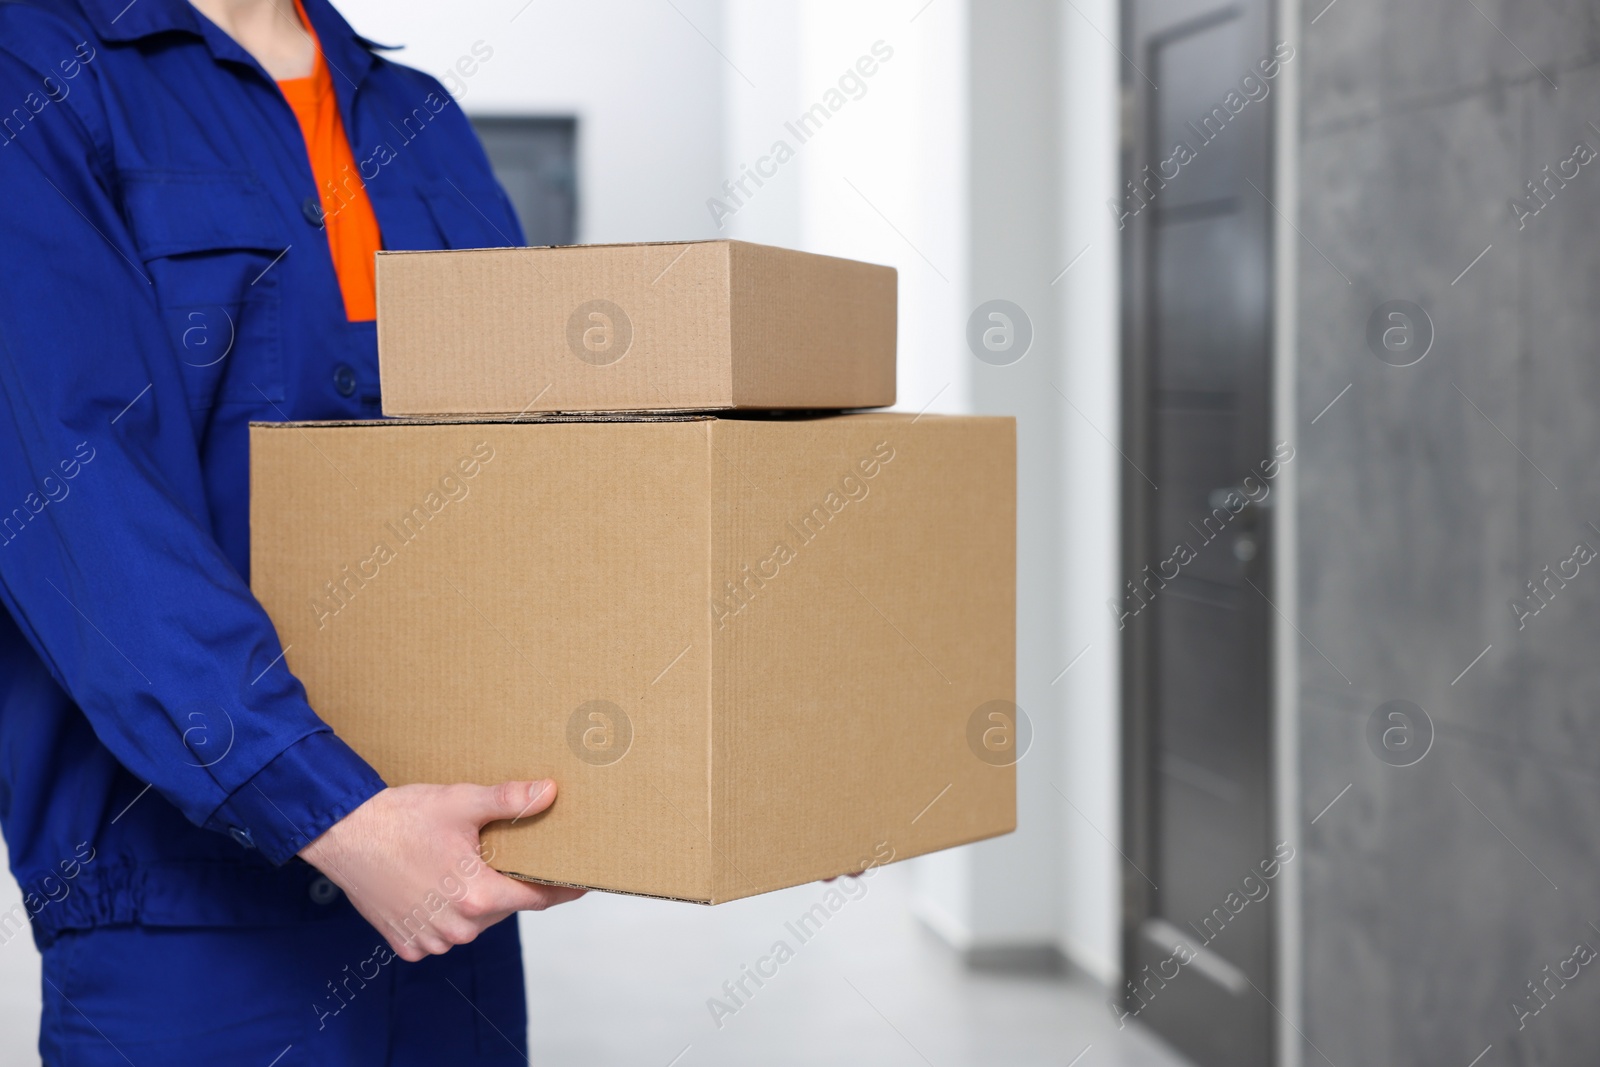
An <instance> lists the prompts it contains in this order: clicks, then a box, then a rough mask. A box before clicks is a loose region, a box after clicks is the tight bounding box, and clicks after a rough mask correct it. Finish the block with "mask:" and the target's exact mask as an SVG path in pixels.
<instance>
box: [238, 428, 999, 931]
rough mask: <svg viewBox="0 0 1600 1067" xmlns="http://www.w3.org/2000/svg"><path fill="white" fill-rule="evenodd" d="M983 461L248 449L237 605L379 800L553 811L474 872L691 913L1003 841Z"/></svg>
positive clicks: (899, 451) (971, 457) (592, 447)
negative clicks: (432, 791) (458, 797)
mask: <svg viewBox="0 0 1600 1067" xmlns="http://www.w3.org/2000/svg"><path fill="white" fill-rule="evenodd" d="M1015 450H1016V427H1015V423H1014V422H1013V420H1011V419H1003V418H962V417H938V416H923V417H920V418H918V417H913V416H910V415H900V414H888V413H883V414H878V413H871V414H859V415H844V416H833V417H820V418H791V419H784V420H770V419H764V420H745V419H723V418H705V417H678V418H670V417H658V418H655V419H651V420H646V421H637V420H634V421H627V422H620V421H601V420H596V419H592V418H591V419H587V420H576V419H547V420H538V421H521V422H499V423H496V422H484V421H477V422H465V423H463V422H426V421H424V422H403V423H395V422H364V423H299V424H294V423H280V424H266V423H258V424H255V425H253V426H252V427H251V478H252V496H251V536H252V549H253V557H254V558H253V562H252V565H251V566H252V572H253V585H254V589H255V591H256V594H257V596H259V598H260V599H261V602H262V603H263V604H264V605H266V608H267V610H268V611H269V612H270V613H271V615H272V618H273V620H274V622H275V623H276V624H277V628H278V632H279V634H280V635H281V637H282V640H283V642H284V645H285V648H286V651H287V662H288V665H289V667H290V668H291V669H292V670H293V671H294V672H295V674H296V675H297V676H298V677H299V678H300V679H301V680H302V681H303V682H304V683H305V686H306V689H307V691H308V693H309V695H310V698H311V702H312V705H313V706H314V707H315V708H316V709H317V711H318V712H319V713H320V714H321V715H322V716H323V718H324V719H326V720H327V721H328V722H329V723H330V724H331V725H332V726H333V728H334V729H335V730H336V731H337V732H338V733H339V734H340V736H342V737H344V738H345V739H346V740H347V741H349V743H350V744H351V745H352V746H353V747H354V748H355V749H356V750H357V751H358V752H360V753H361V754H362V755H363V756H365V757H366V758H367V759H368V760H370V761H371V762H372V763H373V765H374V766H375V767H376V768H377V769H378V770H379V772H380V773H382V774H383V775H384V777H385V779H386V780H387V781H388V782H389V783H390V784H391V785H398V784H403V783H408V782H446V783H448V782H458V781H471V782H478V783H482V784H492V783H496V782H500V781H506V780H513V779H534V778H539V777H542V776H546V775H548V776H551V777H553V778H555V779H556V780H557V782H558V783H559V784H560V789H561V793H560V797H559V799H558V800H557V801H556V803H555V805H554V806H553V807H552V808H551V809H550V810H549V811H547V812H545V813H544V814H542V815H540V816H537V817H535V818H530V819H526V820H523V821H521V822H519V823H517V824H515V825H511V824H505V823H499V824H495V825H494V826H492V827H491V828H490V829H488V830H487V831H486V841H487V843H488V845H489V846H490V847H491V848H492V849H493V850H494V853H493V856H492V858H491V861H490V862H491V864H492V865H493V866H494V867H496V868H497V869H499V870H503V871H506V872H507V873H511V874H515V875H518V876H521V877H524V878H528V879H531V880H537V881H548V882H555V883H565V884H571V885H579V886H586V887H593V888H598V889H606V890H614V891H619V892H628V893H639V894H646V895H650V896H659V897H671V898H676V899H681V900H690V901H699V902H703V903H717V902H720V901H726V900H732V899H734V898H737V897H743V896H749V895H752V894H755V893H762V892H766V891H768V890H773V889H779V888H782V887H785V886H790V885H797V884H800V883H804V882H809V881H812V880H814V879H818V878H825V877H829V876H832V875H837V874H841V873H845V872H848V871H852V870H859V869H861V868H862V867H863V866H873V865H876V864H878V863H882V862H884V861H886V860H887V859H890V858H894V859H899V858H904V857H907V856H914V855H917V854H919V853H925V852H931V851H933V850H936V849H942V848H947V847H949V846H952V845H958V844H962V843H964V842H968V841H976V840H978V839H980V838H985V837H990V836H993V835H996V834H1002V833H1005V832H1007V831H1009V830H1011V829H1013V828H1014V827H1015V822H1016V772H1015V768H1014V767H1013V766H1012V763H1013V762H1014V760H1013V759H1012V753H1014V751H1015V749H1014V747H1013V748H1010V749H1008V748H1007V744H1008V736H1009V733H1010V731H1009V726H1008V720H1007V719H1006V716H1007V715H1010V716H1013V720H1011V721H1014V716H1015V710H1014V705H1013V704H1012V703H1011V702H1012V701H1014V700H1015V642H1016V637H1015V625H1016V618H1015V616H1016V608H1015V604H1016V547H1015V546H1016V476H1015V462H1016V456H1015ZM997 709H998V710H997ZM997 716H998V717H997ZM1009 743H1012V744H1014V742H1009Z"/></svg>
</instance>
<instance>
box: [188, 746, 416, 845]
mask: <svg viewBox="0 0 1600 1067" xmlns="http://www.w3.org/2000/svg"><path fill="white" fill-rule="evenodd" d="M384 784H385V783H384V781H383V778H382V777H380V776H379V774H378V772H377V771H375V770H373V769H372V767H371V765H369V764H368V763H367V761H366V760H364V759H362V758H361V757H360V756H358V755H356V754H355V752H354V751H353V750H352V749H351V748H350V746H349V745H347V744H345V743H344V742H343V741H341V740H340V739H339V738H338V737H337V736H336V735H335V734H334V733H333V731H331V730H319V731H317V732H316V733H313V734H307V735H306V736H305V737H302V738H301V739H300V740H298V741H296V742H295V743H294V744H292V745H290V746H289V747H288V748H286V749H284V750H283V751H282V752H280V753H278V755H277V756H275V757H274V758H273V760H272V762H270V763H268V764H267V765H266V766H265V767H263V768H261V770H259V771H257V772H256V774H255V776H254V777H252V778H251V779H250V780H249V781H247V782H245V783H244V785H242V786H240V787H239V788H238V789H236V790H234V792H233V794H232V795H231V796H230V797H228V799H227V800H226V801H224V802H223V803H222V805H221V806H220V807H219V808H217V810H216V811H214V812H213V813H212V814H211V818H209V819H207V820H206V824H205V825H206V829H208V830H217V831H219V832H221V833H225V834H227V835H228V836H229V837H231V838H233V839H234V841H236V842H237V843H238V844H239V845H240V847H242V848H247V849H258V850H260V852H261V854H262V855H263V856H265V857H266V858H267V859H269V860H271V861H272V862H273V863H275V864H283V863H286V862H288V861H289V860H290V859H292V858H293V857H294V855H295V854H296V853H297V852H299V851H300V850H301V849H302V848H305V847H306V845H308V844H310V843H311V842H312V841H315V840H316V839H317V838H318V837H321V836H322V834H323V832H324V831H325V830H327V829H328V828H329V827H330V826H332V825H333V824H334V823H336V822H338V821H339V820H340V819H342V818H344V817H345V816H346V815H348V814H350V813H351V812H352V811H354V810H355V809H356V808H358V807H360V806H361V805H362V804H363V803H365V802H366V800H367V799H368V798H369V797H371V796H372V795H373V794H375V793H377V792H378V791H380V790H382V789H383V788H384Z"/></svg>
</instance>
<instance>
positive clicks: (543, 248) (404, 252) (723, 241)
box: [377, 237, 899, 271]
mask: <svg viewBox="0 0 1600 1067" xmlns="http://www.w3.org/2000/svg"><path fill="white" fill-rule="evenodd" d="M687 245H748V246H749V247H751V248H762V249H773V248H776V249H777V250H778V251H780V252H788V253H792V254H794V255H797V256H813V257H815V258H817V259H831V260H834V261H836V262H839V263H865V264H866V265H867V266H869V267H885V268H888V269H890V270H895V271H898V269H899V268H897V267H891V266H890V265H889V264H887V263H872V262H870V261H868V260H864V259H848V258H846V257H844V256H829V255H825V254H823V253H821V252H807V251H804V250H803V249H798V248H779V246H777V245H763V244H760V243H758V242H755V241H736V240H733V239H731V238H727V237H709V238H696V239H694V240H689V241H609V242H602V243H600V244H586V245H503V246H499V247H495V248H413V249H394V250H388V251H379V252H378V253H377V254H378V257H379V258H380V259H381V258H383V257H385V256H448V255H452V254H457V253H469V252H470V253H476V254H479V255H482V254H483V253H485V252H530V251H533V252H551V253H555V252H567V251H572V250H575V249H585V248H682V247H685V246H687Z"/></svg>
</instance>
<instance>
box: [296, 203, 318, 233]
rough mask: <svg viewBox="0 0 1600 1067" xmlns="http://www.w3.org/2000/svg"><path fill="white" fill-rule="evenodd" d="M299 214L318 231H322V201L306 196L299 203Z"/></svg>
mask: <svg viewBox="0 0 1600 1067" xmlns="http://www.w3.org/2000/svg"><path fill="white" fill-rule="evenodd" d="M300 214H302V215H304V216H305V217H306V221H307V222H309V223H311V225H313V226H315V227H316V228H317V229H319V230H320V229H322V201H321V200H319V199H318V198H317V197H314V196H308V197H306V198H305V199H304V200H302V201H300Z"/></svg>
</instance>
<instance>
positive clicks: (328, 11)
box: [79, 0, 393, 84]
mask: <svg viewBox="0 0 1600 1067" xmlns="http://www.w3.org/2000/svg"><path fill="white" fill-rule="evenodd" d="M79 3H80V4H81V5H82V7H83V12H84V15H85V16H86V17H87V18H88V20H89V24H90V25H91V26H93V27H94V29H95V32H96V33H97V34H99V35H100V38H101V40H104V41H107V42H120V41H137V40H142V39H144V38H146V37H152V36H155V35H156V34H161V33H187V34H191V35H194V36H197V37H200V38H202V39H204V40H205V42H206V44H207V45H208V46H209V47H210V48H211V52H212V54H213V55H214V56H215V57H216V58H218V59H231V60H234V61H236V62H246V63H252V64H253V63H254V60H252V59H251V58H250V56H249V54H248V53H246V52H245V51H244V50H243V49H242V48H240V47H239V45H238V43H237V42H235V41H234V40H233V38H231V37H229V36H228V35H227V34H226V33H223V32H222V31H221V30H220V29H218V28H217V26H216V25H215V24H214V23H212V22H211V20H210V19H207V18H205V17H204V16H203V15H201V14H200V12H198V11H197V10H195V8H194V7H193V5H191V4H190V3H189V0H79ZM302 3H303V4H304V5H305V9H306V15H307V16H308V17H309V18H310V19H311V26H312V28H313V29H315V30H316V31H317V38H318V39H319V40H320V41H321V42H322V52H323V55H324V56H325V57H326V58H327V60H328V65H329V66H330V67H331V68H333V69H334V71H335V74H334V78H335V80H336V81H338V80H344V79H348V82H349V83H351V84H356V83H359V82H360V81H361V79H362V78H363V77H364V76H365V75H366V73H367V71H368V70H370V69H371V68H372V63H373V55H372V53H373V50H374V49H381V50H388V49H390V48H392V47H393V46H390V45H381V44H378V43H376V42H374V41H370V40H368V39H367V38H365V37H363V36H361V35H360V34H358V33H356V31H355V30H353V29H351V27H350V24H349V23H348V22H346V21H345V20H344V16H342V15H340V14H339V12H338V11H336V10H335V9H334V7H333V5H332V4H331V3H329V0H302ZM341 72H342V73H343V75H344V79H341V78H340V76H339V75H340V73H341Z"/></svg>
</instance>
